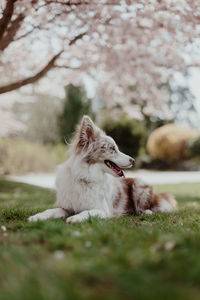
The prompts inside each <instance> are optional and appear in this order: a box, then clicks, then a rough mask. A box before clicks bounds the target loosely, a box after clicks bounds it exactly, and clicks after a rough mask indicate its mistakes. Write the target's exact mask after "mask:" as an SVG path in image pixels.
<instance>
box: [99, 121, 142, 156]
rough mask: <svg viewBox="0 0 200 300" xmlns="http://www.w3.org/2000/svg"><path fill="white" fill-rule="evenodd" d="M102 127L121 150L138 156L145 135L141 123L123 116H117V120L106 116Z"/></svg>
mask: <svg viewBox="0 0 200 300" xmlns="http://www.w3.org/2000/svg"><path fill="white" fill-rule="evenodd" d="M102 128H103V130H104V131H105V132H106V133H107V134H108V135H110V136H111V137H112V138H113V139H114V140H115V142H116V143H117V145H118V146H119V148H120V150H121V151H122V152H124V153H126V154H129V155H131V156H133V157H137V156H138V154H139V152H140V149H141V147H142V146H144V143H145V139H146V136H147V132H146V128H145V126H144V125H143V124H141V123H140V122H139V121H137V120H131V119H127V117H125V116H121V117H119V119H118V120H113V119H109V118H107V119H106V120H104V122H103V124H102Z"/></svg>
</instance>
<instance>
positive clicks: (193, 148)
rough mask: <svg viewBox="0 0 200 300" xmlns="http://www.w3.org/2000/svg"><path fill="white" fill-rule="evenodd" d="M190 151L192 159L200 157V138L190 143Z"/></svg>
mask: <svg viewBox="0 0 200 300" xmlns="http://www.w3.org/2000/svg"><path fill="white" fill-rule="evenodd" d="M188 149H189V153H190V155H191V156H192V157H197V156H199V157H200V136H198V137H197V138H196V139H192V140H190V141H189V142H188Z"/></svg>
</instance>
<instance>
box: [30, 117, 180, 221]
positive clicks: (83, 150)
mask: <svg viewBox="0 0 200 300" xmlns="http://www.w3.org/2000/svg"><path fill="white" fill-rule="evenodd" d="M69 148H70V149H69V150H70V151H69V152H70V156H69V159H68V160H67V161H66V162H65V163H63V164H62V165H60V166H59V167H58V171H57V176H56V193H57V195H56V196H57V197H56V204H55V208H53V209H47V210H45V211H44V212H41V213H38V214H36V215H34V216H31V217H29V219H28V220H29V221H38V220H47V219H50V218H66V222H67V223H78V222H82V221H84V220H87V219H88V218H90V217H99V218H112V217H119V216H123V215H127V214H132V215H140V214H142V213H144V214H152V213H154V212H171V211H173V210H174V209H175V208H176V206H177V202H176V200H175V198H174V197H173V196H172V195H170V194H166V193H161V194H155V193H154V191H153V188H152V186H149V185H148V184H146V183H144V182H143V181H142V180H140V179H137V178H125V174H124V171H123V170H124V169H127V168H130V167H132V165H133V163H134V159H133V158H132V157H130V156H128V155H126V154H124V153H122V152H120V151H119V149H118V147H117V145H116V143H115V141H114V140H113V139H112V138H111V137H110V136H107V135H106V134H105V133H104V132H103V131H102V130H101V129H100V128H98V127H97V126H96V125H95V124H94V123H93V122H92V120H91V119H90V118H89V117H88V116H84V117H83V119H82V121H81V124H80V126H79V128H78V130H77V132H76V134H75V136H74V139H73V140H72V143H71V145H70V147H69Z"/></svg>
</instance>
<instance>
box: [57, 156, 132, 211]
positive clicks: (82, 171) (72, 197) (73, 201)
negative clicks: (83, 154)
mask: <svg viewBox="0 0 200 300" xmlns="http://www.w3.org/2000/svg"><path fill="white" fill-rule="evenodd" d="M56 188H57V201H56V207H61V208H64V209H66V210H69V211H71V212H73V213H78V212H81V211H84V210H89V209H102V210H104V211H105V212H106V214H107V215H108V216H114V215H121V214H122V213H123V212H124V209H125V207H126V203H127V194H126V192H125V188H124V183H123V179H120V178H114V177H113V176H111V175H109V174H105V173H104V172H102V171H101V168H99V167H98V164H94V165H91V166H89V165H88V164H84V163H82V162H81V161H80V160H78V159H77V157H71V158H70V159H69V160H68V161H67V162H66V163H64V164H62V165H60V166H59V168H58V171H57V178H56Z"/></svg>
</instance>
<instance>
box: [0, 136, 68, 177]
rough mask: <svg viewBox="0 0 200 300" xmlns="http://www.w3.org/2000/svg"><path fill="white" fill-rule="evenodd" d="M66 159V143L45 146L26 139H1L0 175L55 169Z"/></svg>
mask: <svg viewBox="0 0 200 300" xmlns="http://www.w3.org/2000/svg"><path fill="white" fill-rule="evenodd" d="M64 160H66V147H65V146H64V145H61V144H59V145H57V146H54V147H53V146H43V145H39V144H33V143H30V142H27V141H26V140H11V139H3V140H1V141H0V175H8V174H24V173H28V172H50V171H54V169H55V167H56V165H57V164H58V163H61V162H62V161H64Z"/></svg>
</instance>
